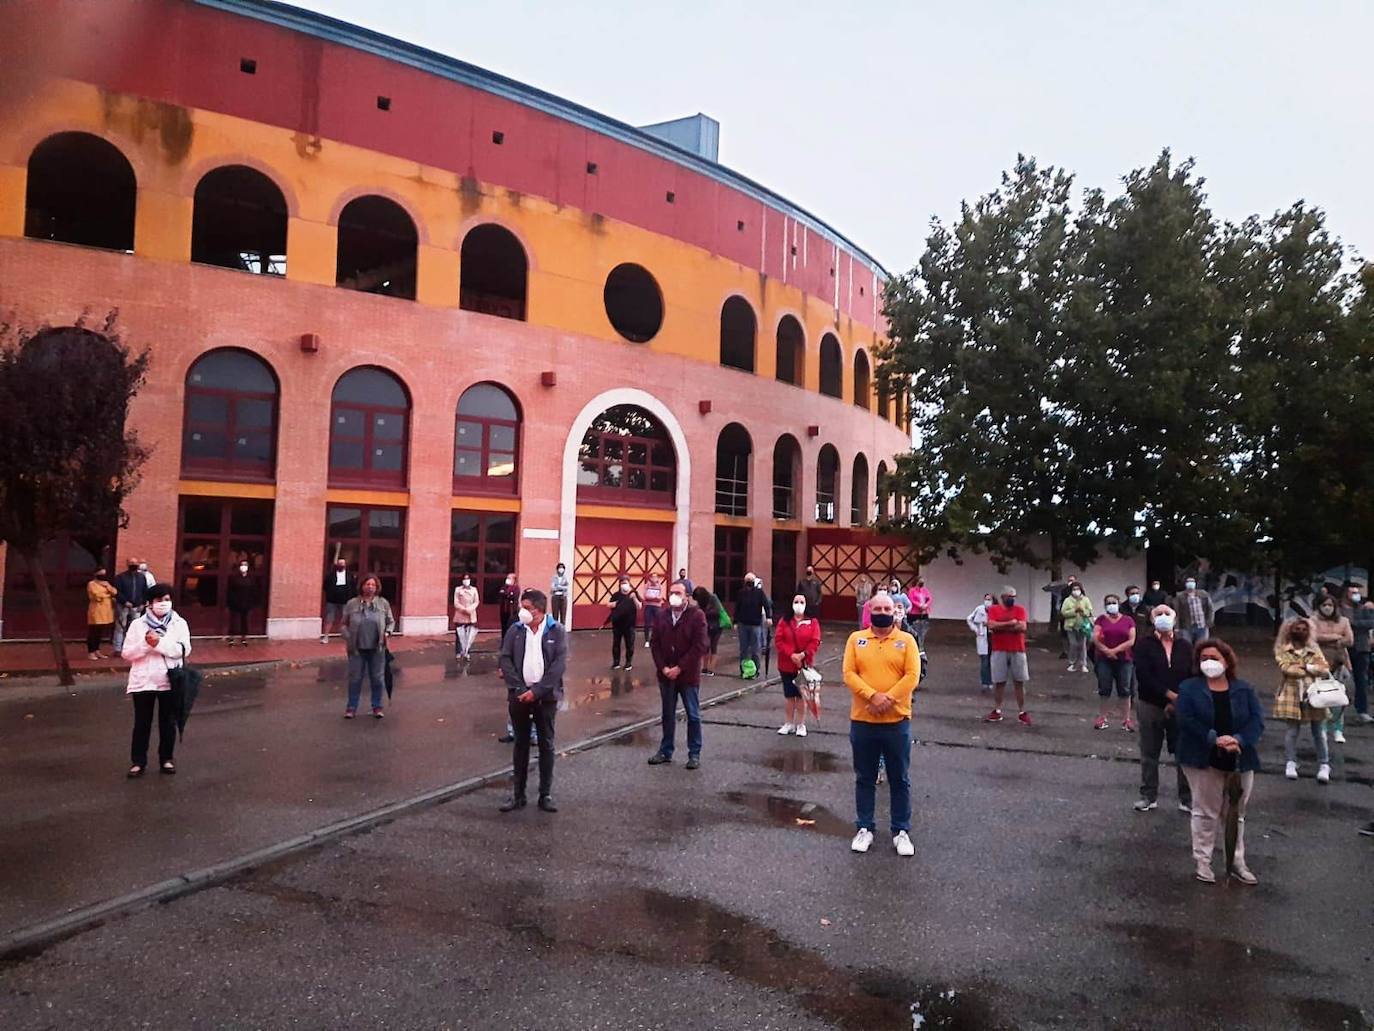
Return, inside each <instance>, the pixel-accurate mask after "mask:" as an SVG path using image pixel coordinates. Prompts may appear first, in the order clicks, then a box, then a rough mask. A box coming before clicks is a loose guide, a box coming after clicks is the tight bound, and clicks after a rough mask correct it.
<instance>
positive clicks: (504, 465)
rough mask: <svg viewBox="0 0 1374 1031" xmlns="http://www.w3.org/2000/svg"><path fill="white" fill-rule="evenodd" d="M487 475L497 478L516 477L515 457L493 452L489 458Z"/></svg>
mask: <svg viewBox="0 0 1374 1031" xmlns="http://www.w3.org/2000/svg"><path fill="white" fill-rule="evenodd" d="M487 475H488V476H496V477H502V476H514V475H515V456H514V455H511V454H505V453H503V452H500V451H493V452H492V453H491V455H490V456H489V457H488V458H487Z"/></svg>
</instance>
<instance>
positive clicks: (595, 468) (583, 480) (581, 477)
mask: <svg viewBox="0 0 1374 1031" xmlns="http://www.w3.org/2000/svg"><path fill="white" fill-rule="evenodd" d="M600 482H601V466H600V465H598V464H597V463H596V462H595V461H585V460H584V461H583V462H582V464H581V466H579V467H578V470H577V485H578V486H579V487H595V486H596V485H597V484H598V483H600Z"/></svg>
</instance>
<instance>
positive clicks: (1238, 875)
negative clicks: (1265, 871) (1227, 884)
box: [1231, 866, 1259, 887]
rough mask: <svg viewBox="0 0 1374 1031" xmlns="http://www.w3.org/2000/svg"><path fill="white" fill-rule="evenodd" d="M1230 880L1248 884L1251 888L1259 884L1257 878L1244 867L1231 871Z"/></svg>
mask: <svg viewBox="0 0 1374 1031" xmlns="http://www.w3.org/2000/svg"><path fill="white" fill-rule="evenodd" d="M1231 878H1232V880H1236V881H1240V883H1241V884H1249V885H1251V886H1252V887H1253V886H1254V885H1256V884H1258V883H1259V878H1258V877H1256V876H1255V875H1254V874H1252V873H1251V872H1250V871H1249V869H1247V868H1246V867H1244V866H1237V867H1234V868H1232V870H1231Z"/></svg>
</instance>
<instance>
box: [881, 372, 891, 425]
mask: <svg viewBox="0 0 1374 1031" xmlns="http://www.w3.org/2000/svg"><path fill="white" fill-rule="evenodd" d="M878 415H879V416H881V417H882V418H884V419H886V420H887V421H888V422H891V421H892V402H891V398H890V397H889V391H888V386H887V377H886V376H883V375H882V374H879V376H878Z"/></svg>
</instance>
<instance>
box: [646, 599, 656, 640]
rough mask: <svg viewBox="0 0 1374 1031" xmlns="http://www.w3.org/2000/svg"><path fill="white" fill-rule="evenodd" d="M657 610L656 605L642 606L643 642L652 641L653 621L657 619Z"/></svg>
mask: <svg viewBox="0 0 1374 1031" xmlns="http://www.w3.org/2000/svg"><path fill="white" fill-rule="evenodd" d="M658 612H659V608H658V606H657V605H647V604H646V605H645V606H644V640H646V641H652V640H653V639H654V621H655V620H656V619H658Z"/></svg>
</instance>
